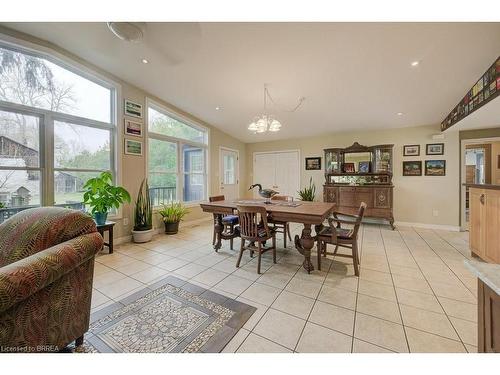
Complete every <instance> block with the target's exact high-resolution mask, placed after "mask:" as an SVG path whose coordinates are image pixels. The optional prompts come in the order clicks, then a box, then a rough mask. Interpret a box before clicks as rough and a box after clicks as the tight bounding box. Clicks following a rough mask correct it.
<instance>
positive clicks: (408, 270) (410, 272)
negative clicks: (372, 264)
mask: <svg viewBox="0 0 500 375" xmlns="http://www.w3.org/2000/svg"><path fill="white" fill-rule="evenodd" d="M391 273H392V274H394V275H402V276H408V277H413V278H416V279H422V280H423V279H424V274H423V273H422V272H421V271H420V270H419V269H418V268H412V267H403V266H398V265H394V266H391Z"/></svg>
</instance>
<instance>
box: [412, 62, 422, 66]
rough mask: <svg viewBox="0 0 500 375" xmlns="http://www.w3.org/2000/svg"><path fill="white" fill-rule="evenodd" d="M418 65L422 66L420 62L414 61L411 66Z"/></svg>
mask: <svg viewBox="0 0 500 375" xmlns="http://www.w3.org/2000/svg"><path fill="white" fill-rule="evenodd" d="M418 64H420V61H413V62H412V63H411V66H418Z"/></svg>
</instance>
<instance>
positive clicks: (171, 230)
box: [164, 221, 179, 234]
mask: <svg viewBox="0 0 500 375" xmlns="http://www.w3.org/2000/svg"><path fill="white" fill-rule="evenodd" d="M164 224H165V233H166V234H176V233H177V232H178V231H179V222H178V221H176V222H175V223H167V222H165V223H164Z"/></svg>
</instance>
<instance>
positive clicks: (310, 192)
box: [298, 177, 316, 202]
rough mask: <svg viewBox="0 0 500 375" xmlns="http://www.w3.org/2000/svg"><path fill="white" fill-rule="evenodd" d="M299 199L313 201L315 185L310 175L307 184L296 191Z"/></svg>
mask: <svg viewBox="0 0 500 375" xmlns="http://www.w3.org/2000/svg"><path fill="white" fill-rule="evenodd" d="M298 193H299V196H300V200H302V201H309V202H313V201H314V197H315V196H316V185H314V182H313V179H312V177H311V178H310V179H309V186H308V187H305V188H304V189H302V190H299V191H298Z"/></svg>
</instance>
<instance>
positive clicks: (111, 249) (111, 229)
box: [108, 227, 113, 254]
mask: <svg viewBox="0 0 500 375" xmlns="http://www.w3.org/2000/svg"><path fill="white" fill-rule="evenodd" d="M108 235H109V239H108V241H109V242H108V243H109V245H108V248H109V253H110V254H113V227H110V228H109V232H108Z"/></svg>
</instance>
